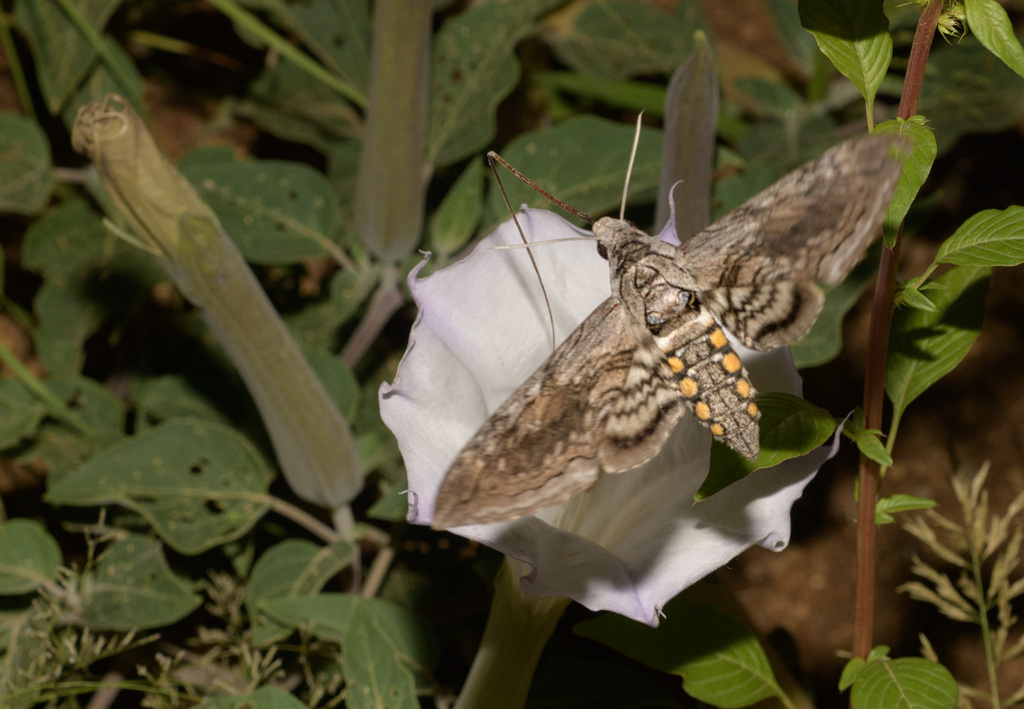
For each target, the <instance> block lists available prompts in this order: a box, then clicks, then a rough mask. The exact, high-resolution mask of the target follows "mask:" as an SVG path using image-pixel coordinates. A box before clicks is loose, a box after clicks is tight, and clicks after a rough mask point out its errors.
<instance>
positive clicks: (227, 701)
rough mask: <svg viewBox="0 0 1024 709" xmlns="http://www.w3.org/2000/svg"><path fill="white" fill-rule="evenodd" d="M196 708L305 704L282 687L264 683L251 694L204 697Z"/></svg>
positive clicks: (302, 708) (285, 708)
mask: <svg viewBox="0 0 1024 709" xmlns="http://www.w3.org/2000/svg"><path fill="white" fill-rule="evenodd" d="M196 709H306V705H305V704H303V703H302V702H300V701H299V700H298V699H296V698H295V697H293V696H292V695H291V694H288V692H286V691H284V690H283V689H278V688H277V687H275V686H273V685H265V686H263V687H260V688H259V689H257V690H256V691H255V692H253V693H252V694H239V695H236V696H233V697H206V698H205V699H203V701H201V702H200V703H199V705H198V706H197V707H196Z"/></svg>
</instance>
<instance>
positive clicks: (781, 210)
mask: <svg viewBox="0 0 1024 709" xmlns="http://www.w3.org/2000/svg"><path fill="white" fill-rule="evenodd" d="M894 144H896V145H900V146H901V147H902V143H895V142H894V140H893V139H892V138H891V137H888V136H865V137H863V138H858V139H856V140H850V141H847V142H845V143H842V144H840V145H837V146H836V147H834V148H832V149H830V150H828V151H826V152H825V153H824V154H822V155H821V156H820V157H818V158H817V159H815V160H812V161H811V162H809V163H807V164H805V165H803V166H801V167H799V168H797V169H796V170H794V171H793V172H791V173H789V174H788V175H786V176H785V177H783V178H782V179H781V180H779V181H778V182H776V183H775V184H774V185H772V186H771V187H769V188H768V189H766V190H764V191H763V192H761V193H759V194H757V195H755V196H754V197H751V198H750V199H749V200H747V201H746V202H744V203H743V204H742V205H740V206H739V207H737V208H736V209H734V210H733V211H731V212H729V213H728V214H727V215H725V216H724V217H722V218H721V219H719V220H718V221H717V222H715V223H714V224H712V225H711V226H709V227H708V228H707V229H705V230H703V231H701V232H700V233H699V234H697V235H696V236H694V237H693V239H691V240H690V241H689V242H687V243H686V244H684V245H683V246H682V247H680V248H681V249H682V250H683V252H684V258H685V260H686V264H687V269H688V270H689V271H690V272H691V273H692V274H693V276H694V278H695V279H696V280H697V282H698V283H699V284H700V285H701V286H702V288H703V291H704V293H703V295H704V301H705V302H706V304H707V305H708V307H709V308H710V309H711V311H712V312H713V313H714V314H715V316H716V317H717V318H718V319H719V320H720V321H721V322H722V324H723V325H725V326H726V327H727V328H729V330H730V331H732V332H733V333H735V334H736V336H737V337H739V338H740V340H742V341H743V343H744V344H745V345H747V346H748V347H752V348H754V349H757V350H762V351H765V350H770V349H772V348H773V347H778V346H780V345H786V344H790V343H792V342H795V341H796V340H798V339H800V338H801V337H803V335H805V334H806V333H807V331H808V330H809V329H810V328H811V325H813V324H814V321H815V319H816V318H817V317H818V313H819V312H820V311H821V307H822V304H823V302H824V297H823V295H822V293H821V291H820V290H819V289H818V288H817V287H816V286H815V285H814V283H813V282H814V281H818V282H821V283H827V284H836V283H839V282H840V281H842V280H843V279H844V278H845V277H846V276H847V274H849V272H850V270H851V269H852V268H853V267H854V266H855V265H856V264H857V262H858V261H860V259H861V258H862V257H863V254H864V251H865V250H866V249H867V246H868V244H870V243H871V242H872V241H873V240H874V238H875V237H876V236H877V234H878V233H879V231H880V229H881V225H882V219H883V218H884V216H885V212H886V209H888V206H889V202H890V201H891V200H892V195H893V191H894V190H895V189H896V181H897V180H898V179H899V176H900V171H901V170H902V163H901V162H900V161H899V160H895V159H892V158H890V157H889V153H890V150H891V149H892V148H893V146H894Z"/></svg>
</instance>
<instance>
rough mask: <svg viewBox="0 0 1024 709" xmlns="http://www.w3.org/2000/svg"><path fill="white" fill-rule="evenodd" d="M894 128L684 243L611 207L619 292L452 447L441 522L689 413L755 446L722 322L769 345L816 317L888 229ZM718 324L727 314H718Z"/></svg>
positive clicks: (663, 431) (506, 515)
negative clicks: (825, 293) (831, 287)
mask: <svg viewBox="0 0 1024 709" xmlns="http://www.w3.org/2000/svg"><path fill="white" fill-rule="evenodd" d="M892 144H893V140H892V139H891V138H888V137H872V136H869V137H865V138H859V139H856V140H852V141H849V142H847V143H843V144H841V145H839V146H837V147H835V148H832V149H831V150H829V151H827V152H826V153H824V154H823V155H822V156H821V157H819V158H817V159H816V160H813V161H811V162H809V163H807V164H806V165H804V166H802V167H800V168H798V169H797V170H795V171H794V172H792V173H790V174H789V175H787V176H786V177H784V178H782V179H781V180H779V181H778V182H776V183H775V184H774V185H772V186H771V187H769V188H768V189H766V190H764V191H763V192H761V193H760V194H758V195H756V196H754V197H752V198H751V199H750V200H748V201H747V202H745V203H744V204H742V205H740V206H739V207H737V208H736V209H735V210H733V211H732V212H730V213H729V214H727V215H726V216H724V217H723V218H722V219H720V220H719V221H718V222H716V223H715V224H712V225H711V226H710V227H708V228H707V229H705V230H704V231H702V232H700V233H699V234H697V235H696V236H694V237H693V238H692V239H691V240H689V241H688V242H686V243H685V244H683V245H682V246H679V247H673V246H671V245H669V244H667V243H665V242H662V241H660V240H658V239H655V238H653V237H651V236H648V235H647V234H644V233H643V232H641V231H640V230H639V229H637V228H636V227H634V226H632V225H631V224H629V223H628V222H625V221H622V220H618V219H611V218H608V217H605V218H602V219H599V220H597V221H596V222H595V223H594V226H593V231H594V234H595V236H596V237H597V239H598V241H599V243H600V245H601V246H602V247H603V248H604V249H605V250H606V251H607V254H608V261H609V271H610V280H611V291H612V297H611V298H609V299H608V300H606V301H605V302H604V303H602V304H601V305H600V306H599V307H598V308H597V309H596V310H595V311H594V312H593V313H591V315H590V316H588V317H587V318H586V319H585V320H584V321H583V323H582V324H581V325H580V326H579V327H578V328H576V330H575V331H573V333H572V334H571V335H570V336H569V337H568V338H567V339H566V341H565V342H564V343H562V344H561V345H560V346H559V347H558V348H557V349H556V350H555V352H554V354H552V355H551V357H550V358H549V359H548V360H547V361H546V362H544V364H542V365H541V367H540V368H539V369H538V370H537V371H536V372H534V373H533V375H531V376H530V378H529V379H528V380H527V381H526V382H525V383H524V384H523V385H522V386H521V387H520V388H519V389H517V390H516V391H515V392H514V393H513V394H512V396H510V397H509V398H508V400H506V401H505V403H504V404H502V405H501V406H500V407H499V408H498V410H497V411H495V413H494V414H493V415H492V416H491V418H490V419H488V421H487V422H486V423H484V425H483V426H482V427H481V429H480V430H479V431H478V432H477V433H476V435H475V436H474V437H473V438H472V439H471V440H470V442H469V443H468V444H467V445H466V447H465V448H464V449H463V450H462V451H461V452H460V453H459V455H458V456H457V457H456V459H455V462H454V463H453V464H452V466H451V469H450V470H449V471H448V474H447V475H446V477H445V479H444V481H443V482H442V484H441V488H440V490H439V492H438V495H437V499H436V503H435V509H434V518H433V526H434V527H436V528H448V527H453V526H460V525H467V524H485V523H492V522H499V521H504V520H510V519H515V518H517V517H521V516H524V515H527V514H530V513H532V512H535V511H537V510H539V509H541V508H543V507H548V506H550V505H554V504H557V503H559V502H561V501H563V500H564V499H566V498H567V497H569V496H570V495H572V494H574V493H576V492H579V491H581V490H584V489H586V488H588V487H590V486H591V485H592V484H594V482H596V481H597V479H598V478H599V476H600V474H601V473H602V472H622V471H624V470H628V469H631V468H634V467H636V466H638V465H641V464H643V463H645V462H647V461H648V460H650V459H651V458H652V457H654V456H655V455H656V454H657V453H658V452H659V451H660V450H661V448H662V446H663V445H664V444H665V441H666V440H667V438H668V436H669V434H670V433H671V432H672V430H673V429H674V427H675V425H676V423H677V422H678V420H679V418H680V417H681V416H682V414H683V413H684V412H685V411H686V410H690V411H692V412H693V414H694V416H695V417H696V418H697V420H698V421H699V422H700V423H701V424H702V425H704V426H705V427H707V428H708V429H709V430H710V431H711V433H712V435H713V436H715V438H717V439H719V440H721V441H723V442H724V443H726V444H727V445H729V446H731V447H732V448H734V449H735V450H737V451H738V452H740V453H741V454H743V455H744V456H746V457H748V458H751V459H754V458H757V456H758V451H759V446H758V431H759V427H758V420H759V418H760V412H759V410H758V408H757V404H756V403H755V401H754V398H755V396H756V391H755V390H754V387H753V385H752V384H751V382H750V379H749V377H748V375H747V371H746V369H745V367H744V366H743V363H742V362H741V361H740V359H739V356H738V355H737V354H736V352H735V351H733V348H732V346H731V345H730V344H729V341H728V338H727V337H726V335H725V333H724V331H723V329H722V325H724V326H725V327H727V328H729V330H730V331H732V332H733V333H734V334H735V335H736V336H737V337H738V338H739V339H740V340H741V341H742V342H743V343H744V344H746V345H748V346H750V347H752V348H754V349H758V350H768V349H771V348H773V347H776V346H779V345H785V344H790V343H792V342H794V341H795V340H797V339H799V338H800V337H801V336H802V335H803V334H805V333H806V332H807V330H808V329H810V327H811V325H812V324H813V323H814V320H815V318H816V317H817V315H818V313H819V312H820V310H821V306H822V294H821V291H820V289H818V287H817V286H816V285H815V284H814V282H815V281H822V282H825V283H836V282H838V281H840V280H842V278H844V277H845V276H846V275H847V274H848V273H849V271H850V270H851V269H852V268H853V266H854V265H855V264H856V263H857V262H858V261H859V260H860V258H861V257H862V256H863V253H864V251H865V249H866V248H867V245H868V244H869V243H870V242H871V241H872V240H873V239H874V237H875V236H876V235H877V233H878V232H879V231H880V227H881V222H882V218H883V216H884V215H885V210H886V208H887V206H888V203H889V201H890V200H891V199H892V193H893V190H894V189H895V185H896V180H897V179H898V177H899V173H900V169H901V164H900V163H899V162H898V161H896V160H893V159H891V158H890V157H889V151H890V147H891V146H892ZM720 323H721V324H720Z"/></svg>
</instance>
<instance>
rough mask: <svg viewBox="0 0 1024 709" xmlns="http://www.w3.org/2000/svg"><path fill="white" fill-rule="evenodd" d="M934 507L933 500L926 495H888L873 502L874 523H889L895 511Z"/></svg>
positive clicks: (893, 519) (892, 519) (892, 520)
mask: <svg viewBox="0 0 1024 709" xmlns="http://www.w3.org/2000/svg"><path fill="white" fill-rule="evenodd" d="M932 507H935V500H929V499H928V498H927V497H914V496H913V495H889V496H888V497H883V498H882V499H880V500H879V501H878V502H876V503H875V524H889V523H890V522H894V521H895V518H894V517H893V514H895V513H896V512H910V511H912V510H927V509H931V508H932Z"/></svg>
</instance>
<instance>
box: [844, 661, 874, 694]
mask: <svg viewBox="0 0 1024 709" xmlns="http://www.w3.org/2000/svg"><path fill="white" fill-rule="evenodd" d="M867 665H868V663H867V662H866V661H865V660H864V658H863V657H851V658H850V659H849V660H848V661H847V663H846V665H844V666H843V673H842V674H841V675H839V691H840V692H845V691H846V690H847V689H849V688H850V687H851V686H852V685H853V683H854V682H855V681H856V680H857V675H859V674H860V673H861V672H862V671H863V670H864V668H865V667H867Z"/></svg>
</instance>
